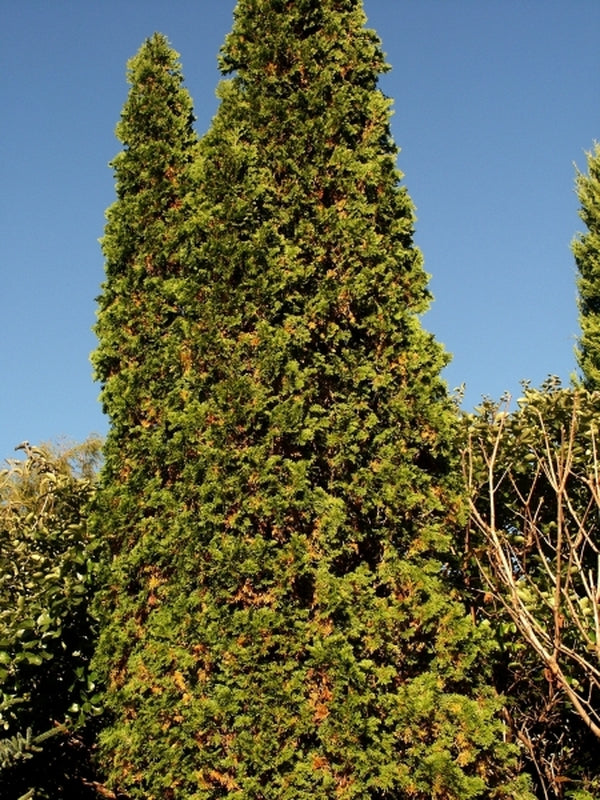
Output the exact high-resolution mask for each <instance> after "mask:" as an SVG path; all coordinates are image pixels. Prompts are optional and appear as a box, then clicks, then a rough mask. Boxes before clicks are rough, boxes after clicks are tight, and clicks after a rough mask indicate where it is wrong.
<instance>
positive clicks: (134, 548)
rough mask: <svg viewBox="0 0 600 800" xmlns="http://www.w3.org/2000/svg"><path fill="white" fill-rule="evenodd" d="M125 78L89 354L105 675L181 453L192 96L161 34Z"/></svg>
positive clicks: (132, 625) (132, 609)
mask: <svg viewBox="0 0 600 800" xmlns="http://www.w3.org/2000/svg"><path fill="white" fill-rule="evenodd" d="M128 79H129V82H130V84H131V88H130V92H129V95H128V98H127V101H126V103H125V106H124V108H123V112H122V115H121V119H120V122H119V123H118V125H117V128H116V133H117V136H118V138H119V139H120V141H121V142H122V143H123V150H122V152H120V153H119V154H118V155H117V157H116V158H115V159H114V161H113V162H112V166H113V168H114V172H115V178H116V191H117V200H116V202H115V203H114V205H113V206H112V207H111V208H110V209H109V211H108V213H107V225H106V229H105V236H104V238H103V240H102V248H103V251H104V254H105V257H106V280H105V283H104V285H103V288H102V294H101V296H100V298H99V311H98V321H97V326H96V332H97V335H98V339H99V344H98V348H97V351H96V352H95V354H94V357H93V360H94V365H95V369H96V375H97V378H98V379H99V380H100V381H101V382H102V395H101V397H102V401H103V405H104V410H105V412H106V413H107V414H108V417H109V420H110V430H109V434H108V437H107V441H106V445H105V465H104V468H103V471H102V475H101V480H100V487H99V489H98V494H97V502H96V508H95V512H94V514H93V520H92V523H93V525H94V526H95V527H96V529H97V533H98V536H102V538H103V539H104V540H105V541H106V542H108V544H109V545H110V549H111V551H112V553H113V555H114V556H115V558H114V564H113V568H112V572H111V574H110V576H109V578H108V587H109V589H108V590H107V592H106V593H105V594H104V595H103V596H102V597H101V598H100V602H99V610H100V611H102V612H104V613H106V614H108V613H112V621H113V627H112V628H103V633H102V636H101V639H102V642H101V646H100V648H99V651H98V654H97V658H96V667H97V669H98V670H100V671H101V672H103V673H104V674H105V676H106V678H108V675H109V673H110V670H111V669H113V668H114V669H116V670H118V669H119V668H120V666H119V665H120V664H121V663H122V662H125V661H126V659H127V652H128V648H129V647H130V646H134V645H135V642H136V641H137V638H138V637H139V636H140V635H141V633H140V631H141V628H140V625H139V615H140V613H141V612H140V606H143V607H145V606H146V600H147V589H148V585H149V584H151V583H152V581H153V580H155V577H156V576H155V573H154V570H159V569H160V555H159V554H158V553H157V550H158V549H159V548H160V545H161V542H162V540H163V533H165V534H167V533H168V531H169V527H168V522H167V521H166V520H167V518H168V517H169V515H172V514H175V513H176V512H175V511H174V510H173V502H174V500H173V497H172V495H171V493H170V492H169V486H170V485H171V484H172V483H173V481H174V479H175V475H176V473H177V471H178V469H179V468H180V463H181V460H182V459H185V457H186V451H185V447H184V446H182V445H181V442H180V441H179V439H178V438H177V437H176V436H175V435H174V432H173V430H172V428H171V416H172V415H173V414H176V412H177V409H178V408H180V407H181V405H182V402H183V400H182V396H181V391H182V389H181V384H182V382H185V374H186V370H187V369H188V365H187V360H186V356H185V352H186V346H185V341H186V326H187V325H188V324H189V323H188V319H187V316H186V312H185V298H184V295H185V290H186V282H185V270H184V267H183V263H184V261H185V249H186V240H185V236H184V228H185V225H184V222H185V218H186V214H187V211H186V209H187V200H186V197H187V194H188V191H189V186H190V164H191V163H192V161H193V157H194V155H195V149H196V147H197V137H196V134H195V132H194V129H193V122H194V116H193V112H192V102H191V98H190V96H189V93H188V92H187V90H186V89H185V88H184V87H183V76H182V72H181V66H180V64H179V61H178V54H177V53H176V52H175V51H174V50H172V49H171V47H170V46H169V43H168V41H167V39H166V38H165V37H164V36H162V35H160V34H155V35H153V36H152V37H151V38H149V39H148V40H147V41H146V42H144V44H143V45H142V47H141V49H140V50H139V52H138V53H137V55H136V56H135V57H134V58H133V59H132V60H131V61H130V62H129V64H128ZM166 546H167V545H165V547H166ZM113 589H114V591H112V590H113ZM138 595H139V597H138ZM140 597H141V598H142V599H141V600H140V599H139V598H140ZM106 653H108V655H107V656H105V654H106Z"/></svg>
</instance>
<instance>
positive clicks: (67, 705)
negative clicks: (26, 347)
mask: <svg viewBox="0 0 600 800" xmlns="http://www.w3.org/2000/svg"><path fill="white" fill-rule="evenodd" d="M100 446H101V445H100V442H99V441H98V440H97V439H95V440H89V441H88V442H86V443H84V444H83V445H81V446H80V447H75V448H70V449H69V450H68V451H63V452H62V453H60V454H53V453H52V452H50V450H49V449H48V448H37V447H30V446H29V445H28V444H27V443H24V444H23V445H22V446H21V449H23V450H25V453H26V458H25V460H22V461H19V460H14V461H11V462H10V463H9V467H8V469H5V470H3V471H2V472H1V473H0V725H1V726H2V728H3V730H4V734H5V735H4V738H3V739H2V740H1V741H0V759H1V762H2V766H1V769H0V787H1V788H2V797H7V798H8V797H9V796H10V797H17V796H18V793H19V786H21V785H22V784H25V785H29V786H31V784H32V783H34V782H35V783H36V784H37V788H38V789H39V790H40V792H41V788H42V786H44V785H46V783H47V782H48V781H50V782H51V781H52V778H51V774H52V772H53V770H54V771H55V778H56V781H58V784H57V783H56V782H55V783H54V784H53V785H54V787H55V788H56V786H57V785H62V783H61V780H62V778H61V777H60V776H61V775H63V774H65V773H63V772H62V771H61V770H68V769H71V768H73V769H75V767H74V765H73V763H70V764H69V765H68V766H67V762H68V755H67V753H68V751H69V749H71V750H72V748H70V742H69V735H70V731H73V730H74V728H75V727H77V726H78V725H81V723H83V722H84V721H85V719H86V718H87V717H88V716H89V715H93V714H94V713H95V712H96V711H97V710H98V709H97V703H98V700H99V697H98V696H97V693H96V691H95V689H94V683H93V681H92V679H91V676H90V672H89V662H90V658H91V654H92V650H93V647H94V644H95V636H96V627H95V622H94V620H93V618H92V617H91V616H90V611H89V605H90V602H91V597H92V594H93V591H94V589H95V584H96V576H97V564H96V559H97V551H96V548H95V547H94V544H93V541H92V538H91V536H90V533H89V530H88V528H87V513H88V508H89V504H90V501H91V499H92V497H93V493H94V484H93V481H92V479H91V477H89V476H90V475H91V474H92V473H93V469H94V464H95V463H96V462H97V459H98V456H99V453H100ZM74 467H75V469H77V474H75V473H74V471H73V468H74ZM48 738H53V739H60V740H61V741H60V742H52V743H51V744H50V746H49V750H48V749H47V747H46V746H45V747H43V748H42V747H41V745H42V743H44V742H45V741H46V740H47V739H48ZM61 748H62V750H61ZM49 751H51V752H52V753H54V754H56V753H59V752H60V753H61V757H62V762H63V763H62V764H61V763H56V761H55V756H54V755H51V754H49ZM36 754H38V755H36ZM23 759H27V763H26V764H21V763H20V762H21V761H22V760H23ZM56 773H58V774H56ZM72 777H73V776H72V775H69V776H68V778H69V780H70V779H71V778H72ZM9 790H10V792H12V794H10V795H9ZM15 792H17V794H15ZM42 796H46V795H45V794H43V793H39V792H38V794H36V797H42ZM82 796H83V795H82Z"/></svg>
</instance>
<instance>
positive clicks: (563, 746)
mask: <svg viewBox="0 0 600 800" xmlns="http://www.w3.org/2000/svg"><path fill="white" fill-rule="evenodd" d="M599 413H600V406H599V397H598V395H597V393H588V392H586V391H585V390H583V389H567V388H563V387H562V386H561V385H560V383H559V382H558V381H557V380H555V379H549V381H548V382H547V383H546V384H545V385H544V386H543V387H542V389H541V390H537V389H532V388H530V387H529V386H526V387H525V391H524V396H523V397H522V398H521V399H520V400H519V405H518V409H517V410H516V411H514V412H512V413H507V412H506V410H505V409H504V407H503V406H502V404H496V403H492V402H486V403H485V404H484V405H483V406H482V408H481V409H480V410H479V413H478V414H476V415H474V416H472V417H469V418H468V419H467V423H466V437H467V439H466V444H465V466H466V471H467V476H468V483H469V485H470V490H471V501H472V515H471V523H472V528H471V536H470V545H469V546H470V550H471V555H472V556H473V557H474V559H475V561H476V562H477V565H478V573H479V576H480V579H479V587H480V591H481V594H480V597H479V598H477V597H475V602H476V604H477V606H478V613H479V614H480V615H482V616H484V617H487V618H488V619H489V620H490V622H491V624H492V627H493V628H494V629H495V630H496V632H497V636H498V638H499V641H500V645H501V649H500V654H499V655H500V657H499V659H498V661H497V664H496V669H495V674H496V685H497V686H498V689H499V690H500V691H503V692H506V693H507V719H509V720H510V724H511V728H512V731H513V734H514V735H515V736H517V737H518V738H519V740H520V741H521V743H522V745H523V752H524V757H525V759H526V761H527V762H528V767H529V769H530V770H531V772H532V774H533V775H534V777H535V778H536V781H537V783H538V785H539V790H540V792H544V794H543V796H544V797H548V798H550V797H552V798H563V797H571V796H573V797H576V796H577V794H578V793H579V794H580V795H581V796H582V797H583V796H586V795H585V791H584V789H583V787H584V786H587V788H588V789H589V790H590V791H591V792H592V795H589V796H593V793H594V791H598V789H599V787H598V786H597V785H596V783H597V782H595V775H596V772H597V765H596V762H597V757H596V751H597V746H598V745H597V738H596V737H597V736H598V734H599V733H600V725H599V723H600V719H599V717H598V708H599V707H600V651H599V649H598V642H599V640H600V637H599V634H600V628H599V623H598V615H597V613H596V614H595V613H594V607H596V606H597V591H598V585H599V584H598V581H599V580H600V578H599V576H598V556H597V553H598V542H599V540H600V535H599V533H600V532H599V528H598V524H599V523H598V520H599V518H600V517H599V515H598V512H599V510H600V487H599V485H598V449H597V448H598V418H599ZM474 583H475V585H476V584H477V581H476V580H475V581H474ZM593 731H595V736H594V733H593ZM573 787H577V790H574V791H575V794H573V795H571V794H569V790H571V789H572V788H573ZM581 792H583V794H581Z"/></svg>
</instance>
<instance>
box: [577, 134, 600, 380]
mask: <svg viewBox="0 0 600 800" xmlns="http://www.w3.org/2000/svg"><path fill="white" fill-rule="evenodd" d="M587 165H588V174H587V175H584V174H583V173H581V172H578V173H577V179H576V188H577V196H578V198H579V202H580V204H581V209H580V211H579V216H580V217H581V219H582V220H583V221H584V222H585V225H586V227H587V233H584V234H581V235H580V236H579V237H578V238H577V239H575V241H574V242H573V245H572V247H573V254H574V256H575V262H576V264H577V269H578V271H579V278H578V281H577V288H578V289H579V324H580V326H581V337H580V339H579V350H578V352H577V358H578V361H579V366H580V368H581V371H582V373H583V382H584V385H585V387H586V388H587V389H590V390H598V389H600V144H596V145H595V146H594V149H593V150H592V151H591V152H589V153H587Z"/></svg>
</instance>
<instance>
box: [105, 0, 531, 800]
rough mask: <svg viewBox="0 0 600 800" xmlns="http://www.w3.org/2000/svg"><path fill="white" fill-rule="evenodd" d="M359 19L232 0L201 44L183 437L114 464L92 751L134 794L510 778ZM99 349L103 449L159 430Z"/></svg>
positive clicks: (440, 408)
mask: <svg viewBox="0 0 600 800" xmlns="http://www.w3.org/2000/svg"><path fill="white" fill-rule="evenodd" d="M364 24H365V16H364V13H363V10H362V3H361V0H321V2H319V3H314V2H313V0H291V1H290V2H283V0H260V1H259V0H239V2H238V5H237V8H236V11H235V23H234V27H233V30H232V32H231V34H230V35H229V36H228V38H227V40H226V43H225V46H224V48H223V51H222V62H221V63H222V69H223V71H224V72H225V73H231V74H232V75H233V77H232V78H231V79H230V80H229V81H226V82H224V83H223V84H222V85H221V88H220V97H221V105H220V108H219V111H218V113H217V116H216V118H215V120H214V121H213V125H212V128H211V130H210V131H209V133H208V134H207V135H206V137H205V138H204V140H203V142H202V145H201V156H200V157H199V159H198V161H197V163H196V174H195V179H196V180H197V181H198V185H199V186H200V189H199V191H198V193H197V198H196V215H195V220H194V226H193V228H192V227H190V226H188V227H187V228H186V231H187V233H186V236H187V237H188V238H187V240H188V242H189V243H190V245H192V244H193V247H194V259H195V260H194V263H193V267H192V266H190V267H189V270H188V273H187V281H186V287H187V289H186V296H187V297H189V298H193V300H194V302H195V304H196V305H195V307H193V306H192V304H191V303H190V304H188V305H186V306H185V308H186V317H185V319H186V320H188V321H189V328H186V331H188V332H189V338H188V339H185V341H183V340H182V341H181V342H180V343H179V353H180V360H181V358H182V357H183V356H182V355H181V354H185V361H186V364H187V365H188V367H187V371H186V372H185V374H184V375H183V376H182V379H181V380H180V381H179V383H176V390H175V394H176V395H177V397H181V398H182V406H181V407H180V408H179V407H177V404H176V402H175V401H173V405H172V406H171V407H170V412H169V415H168V425H169V429H168V433H169V437H170V439H169V441H170V442H173V441H176V442H179V444H180V447H181V448H185V453H186V457H185V459H184V460H182V461H181V462H179V464H180V467H179V468H178V470H177V471H176V472H175V473H172V474H171V476H170V479H169V480H168V481H166V482H164V480H163V483H161V484H160V486H157V485H156V483H155V482H156V480H157V479H156V478H155V474H157V473H156V472H155V471H156V470H157V469H158V470H159V473H158V474H160V475H161V480H162V473H161V472H160V469H159V465H158V464H157V463H156V462H155V460H154V459H155V452H154V451H152V452H150V451H147V452H143V451H142V450H141V448H140V449H138V450H137V451H136V458H137V462H136V463H134V461H133V458H132V459H131V460H130V461H128V462H127V463H126V467H124V468H122V470H121V472H120V473H117V472H116V471H115V470H114V469H113V470H112V472H110V473H108V474H109V476H110V479H111V480H112V481H115V482H119V481H121V484H122V485H121V487H120V488H119V487H118V486H117V488H115V489H111V487H110V486H109V487H107V496H108V498H109V499H110V498H111V497H113V496H114V498H115V499H114V500H113V502H114V503H115V505H116V504H117V503H120V506H119V508H123V509H124V510H125V511H126V512H127V514H128V517H127V521H125V518H123V525H124V530H126V531H127V535H122V534H120V535H119V538H118V540H119V542H120V546H121V548H122V549H121V552H120V553H119V554H118V555H117V559H116V565H117V566H116V569H115V573H114V575H113V576H112V582H113V584H114V593H115V598H116V600H114V601H113V607H114V611H113V614H112V617H111V619H109V620H108V621H107V625H106V629H105V634H104V637H103V641H102V644H101V648H100V653H99V657H98V658H99V662H100V663H104V664H105V668H106V670H107V672H108V671H109V665H110V664H111V662H112V669H111V670H110V675H109V679H110V687H109V694H108V702H109V705H110V707H111V708H112V710H113V712H114V722H113V724H112V726H111V727H110V728H108V729H107V731H106V733H105V735H104V738H103V752H104V757H105V759H106V763H107V764H108V765H109V767H110V770H111V774H112V778H113V782H114V783H115V785H117V786H119V787H120V788H122V789H124V790H126V791H127V792H128V794H129V795H130V797H131V798H146V799H147V800H148V799H150V798H153V799H154V800H158V798H174V799H175V798H176V799H177V800H180V799H181V800H183V798H185V800H201V799H202V800H209V799H210V800H212V799H213V798H219V797H229V798H232V800H233V799H236V800H242V798H243V799H244V800H250V798H252V799H253V800H259V798H260V799H261V800H266V799H267V798H269V799H270V798H273V800H275V799H276V800H284V799H285V800H292V798H293V800H307V798H309V797H310V798H314V797H318V798H348V799H350V798H360V799H361V800H375V799H376V798H396V799H397V800H400V798H420V799H421V800H425V798H427V799H428V800H429V799H430V798H438V800H441V798H445V800H451V798H455V799H456V800H458V798H461V799H463V800H467V798H492V797H494V798H500V797H510V798H526V797H529V795H528V793H527V789H526V787H525V785H524V784H521V782H520V781H519V780H517V779H515V780H513V779H512V772H511V771H512V769H513V767H514V764H513V763H512V760H511V759H512V756H511V753H510V750H509V749H508V748H507V747H506V746H504V745H503V743H502V729H501V726H500V724H499V722H498V720H497V718H496V711H497V703H496V702H495V701H494V699H493V698H491V697H490V696H489V695H488V693H487V691H486V689H485V687H484V685H483V684H484V683H485V668H484V666H483V664H482V658H483V657H485V655H486V647H487V644H486V642H487V640H486V637H485V634H484V632H481V631H477V630H476V629H474V627H473V626H472V623H471V621H470V618H468V617H467V616H466V615H465V612H464V608H463V606H462V604H461V602H460V600H459V597H458V594H457V590H456V588H455V586H454V585H453V580H452V576H453V574H454V570H453V556H452V546H453V543H452V539H451V536H450V532H451V530H452V526H453V525H454V524H456V518H457V514H458V513H459V505H460V503H459V498H458V492H457V488H456V481H457V478H456V477H454V476H455V474H456V473H455V472H454V470H455V468H456V459H455V454H454V452H453V443H452V441H453V426H454V418H455V417H454V413H453V408H452V405H451V403H450V401H449V400H448V397H447V395H446V390H445V386H444V384H443V382H442V381H441V379H440V370H441V368H442V367H443V366H444V364H445V363H446V361H447V357H446V355H445V353H444V351H443V349H442V348H441V347H440V345H439V344H437V343H436V342H435V341H434V339H433V337H432V336H431V335H430V334H428V333H426V332H425V331H424V330H423V329H422V327H421V325H420V322H419V318H418V315H419V314H420V313H422V312H423V311H425V309H426V308H427V306H428V303H429V293H428V290H427V285H426V284H427V276H426V273H425V272H424V270H423V265H422V258H421V255H420V253H419V251H418V250H417V249H416V247H415V246H414V244H413V227H414V210H413V205H412V202H411V200H410V198H409V196H408V194H407V193H406V191H405V190H404V189H403V188H401V187H400V186H399V183H398V180H399V175H398V173H397V171H396V168H395V159H396V148H395V146H394V143H393V141H392V139H391V135H390V129H389V114H390V110H389V105H390V104H389V101H388V100H387V99H386V98H385V97H384V96H383V95H382V93H381V92H380V91H379V90H378V89H377V80H378V76H379V75H380V73H382V72H383V71H384V70H385V69H386V65H385V63H384V58H383V54H382V52H381V48H380V44H379V41H378V39H377V37H376V36H375V34H374V33H373V32H371V31H369V30H367V29H366V28H365V27H364ZM133 241H134V242H135V241H136V240H135V237H134V240H133ZM136 247H137V244H136ZM146 252H147V251H146ZM188 264H189V262H188ZM115 302H116V303H117V302H123V303H129V305H130V306H131V301H130V299H128V298H126V297H123V298H121V300H119V299H116V300H115ZM132 311H133V313H134V314H137V312H136V310H135V308H133V309H132ZM192 319H193V322H192V321H191V320H192ZM123 325H124V326H125V327H127V326H129V325H131V323H130V322H129V321H128V320H127V319H126V318H124V319H123ZM102 336H104V338H106V339H109V338H110V337H111V336H112V324H111V325H109V326H107V328H106V329H105V330H104V332H103V331H101V347H102ZM139 352H140V351H139V350H136V353H139ZM175 352H176V350H173V351H170V350H166V349H165V350H163V351H162V355H161V357H163V358H164V357H166V356H167V355H170V354H172V355H173V356H174V354H175ZM137 357H139V356H137ZM114 363H115V367H114V369H115V370H117V373H116V374H117V375H119V376H121V377H120V378H119V383H118V384H117V383H115V384H114V386H115V387H117V386H118V393H117V394H118V397H117V394H115V393H114V392H112V391H110V392H108V393H107V392H106V390H105V398H106V399H107V405H108V406H110V407H111V408H112V406H113V404H114V406H115V407H117V406H118V407H119V408H120V407H121V406H120V405H119V404H120V403H121V397H124V396H125V395H127V397H128V398H129V402H130V403H131V404H132V406H131V408H132V411H131V414H132V416H131V417H130V418H128V419H125V417H123V418H122V417H121V416H120V412H119V414H117V415H115V416H114V417H113V418H114V419H115V423H116V424H115V425H114V428H113V433H112V434H111V436H112V439H111V441H112V442H113V447H115V448H116V447H117V446H118V444H120V445H121V446H122V449H123V450H124V451H129V448H132V447H134V446H135V443H136V442H137V441H138V440H139V439H140V438H141V437H144V436H148V437H149V441H151V442H152V443H154V442H155V441H159V440H160V441H162V438H161V437H163V438H164V435H165V427H164V425H165V423H164V420H163V416H162V415H161V413H159V412H160V409H158V411H154V412H153V413H152V414H149V413H148V411H147V408H146V406H145V405H144V403H145V402H150V398H149V397H147V396H146V395H143V394H142V395H138V394H136V392H137V389H133V388H131V387H136V386H137V383H136V379H137V380H138V381H139V380H141V378H140V377H138V376H137V373H136V372H135V369H137V363H136V365H135V368H132V369H131V370H126V369H125V365H126V364H127V360H126V357H124V356H123V355H121V354H120V353H118V352H117V353H115V362H114ZM170 368H171V365H170V364H169V363H163V369H164V370H168V369H170ZM157 369H158V365H157ZM184 378H185V381H184V380H183V379H184ZM110 380H111V381H112V380H114V379H113V378H110ZM108 387H110V383H109V384H108ZM153 408H154V409H157V405H156V403H154V405H153ZM113 414H114V412H113ZM132 443H133V444H132ZM152 446H153V445H152ZM116 452H117V451H116V450H115V453H113V454H110V458H112V459H116ZM168 452H170V451H168ZM456 472H458V470H456ZM131 474H139V476H140V480H139V482H137V483H136V484H135V485H134V484H133V483H132V481H131V478H130V477H129V476H130V475H131ZM142 477H144V478H145V481H143V480H141V478H142ZM132 490H135V492H136V493H133V492H132ZM111 492H113V494H112V495H111ZM149 498H150V499H149ZM156 498H158V500H156ZM140 508H142V509H143V510H144V513H143V514H140V512H139V510H138V509H140ZM119 513H123V511H120V512H119ZM132 554H135V557H134V556H133V555H132ZM128 615H129V616H128Z"/></svg>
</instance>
